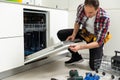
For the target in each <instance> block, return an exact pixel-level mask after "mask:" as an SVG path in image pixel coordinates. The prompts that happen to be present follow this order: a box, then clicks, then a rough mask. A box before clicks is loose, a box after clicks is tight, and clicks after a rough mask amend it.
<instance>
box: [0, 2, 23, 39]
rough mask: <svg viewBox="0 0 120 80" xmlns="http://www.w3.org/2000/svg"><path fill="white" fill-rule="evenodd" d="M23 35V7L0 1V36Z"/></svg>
mask: <svg viewBox="0 0 120 80" xmlns="http://www.w3.org/2000/svg"><path fill="white" fill-rule="evenodd" d="M13 36H23V8H22V6H20V5H17V4H10V3H2V2H0V38H2V37H13Z"/></svg>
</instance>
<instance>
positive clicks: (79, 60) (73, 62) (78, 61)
mask: <svg viewBox="0 0 120 80" xmlns="http://www.w3.org/2000/svg"><path fill="white" fill-rule="evenodd" d="M80 62H83V58H82V57H81V58H79V59H73V58H71V59H70V60H68V61H65V64H68V65H69V64H76V63H80Z"/></svg>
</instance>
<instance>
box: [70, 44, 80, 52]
mask: <svg viewBox="0 0 120 80" xmlns="http://www.w3.org/2000/svg"><path fill="white" fill-rule="evenodd" d="M69 48H70V49H71V50H72V51H73V52H78V50H80V45H70V46H69Z"/></svg>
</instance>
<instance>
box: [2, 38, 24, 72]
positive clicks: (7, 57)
mask: <svg viewBox="0 0 120 80" xmlns="http://www.w3.org/2000/svg"><path fill="white" fill-rule="evenodd" d="M23 47H24V46H23V37H16V38H7V39H0V55H1V56H0V72H2V71H5V70H9V69H13V68H16V67H19V66H22V65H24V54H23V53H24V49H23Z"/></svg>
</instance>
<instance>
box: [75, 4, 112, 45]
mask: <svg viewBox="0 0 120 80" xmlns="http://www.w3.org/2000/svg"><path fill="white" fill-rule="evenodd" d="M86 20H87V17H86V16H85V12H84V5H83V4H81V5H79V6H78V8H77V18H76V23H78V24H82V25H83V24H84V23H85V21H86ZM109 23H110V19H109V17H108V16H107V14H106V12H105V11H104V10H103V9H102V8H99V10H98V12H97V14H96V18H95V21H94V35H95V36H96V37H97V40H96V41H97V42H98V44H99V45H102V44H103V41H104V38H105V36H106V33H107V31H108V27H109Z"/></svg>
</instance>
